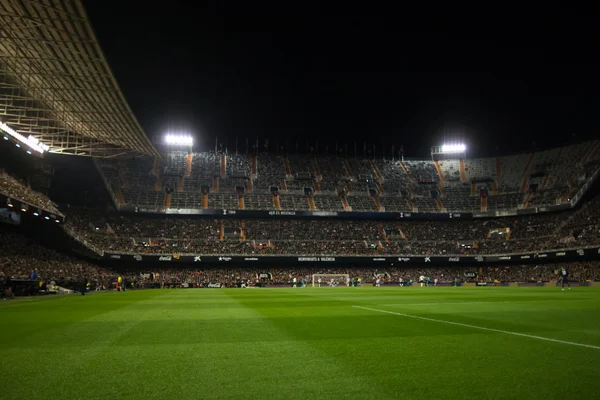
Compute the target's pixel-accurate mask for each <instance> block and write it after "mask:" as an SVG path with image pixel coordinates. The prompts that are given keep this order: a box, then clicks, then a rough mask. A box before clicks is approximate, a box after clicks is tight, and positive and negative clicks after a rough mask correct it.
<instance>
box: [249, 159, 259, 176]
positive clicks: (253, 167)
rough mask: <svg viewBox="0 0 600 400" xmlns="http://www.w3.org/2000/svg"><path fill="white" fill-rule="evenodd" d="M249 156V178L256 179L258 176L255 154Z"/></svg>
mask: <svg viewBox="0 0 600 400" xmlns="http://www.w3.org/2000/svg"><path fill="white" fill-rule="evenodd" d="M251 157H252V159H251V161H250V175H251V176H250V178H251V179H256V178H257V177H258V161H257V157H256V154H253V155H252V156H251Z"/></svg>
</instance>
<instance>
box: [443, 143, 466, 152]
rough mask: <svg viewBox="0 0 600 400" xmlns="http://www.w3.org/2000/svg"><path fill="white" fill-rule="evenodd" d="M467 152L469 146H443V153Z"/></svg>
mask: <svg viewBox="0 0 600 400" xmlns="http://www.w3.org/2000/svg"><path fill="white" fill-rule="evenodd" d="M466 150H467V146H465V145H464V144H444V145H442V152H443V153H464V152H465V151H466Z"/></svg>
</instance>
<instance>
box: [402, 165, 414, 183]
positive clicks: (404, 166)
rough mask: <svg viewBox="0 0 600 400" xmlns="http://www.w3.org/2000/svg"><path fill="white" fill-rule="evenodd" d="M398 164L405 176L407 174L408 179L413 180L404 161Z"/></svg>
mask: <svg viewBox="0 0 600 400" xmlns="http://www.w3.org/2000/svg"><path fill="white" fill-rule="evenodd" d="M400 165H401V166H402V169H403V170H404V173H405V174H406V176H408V179H409V180H410V181H411V182H414V181H415V180H414V178H413V177H412V175H411V174H410V172H409V171H408V168H407V167H406V163H405V162H404V161H402V162H400Z"/></svg>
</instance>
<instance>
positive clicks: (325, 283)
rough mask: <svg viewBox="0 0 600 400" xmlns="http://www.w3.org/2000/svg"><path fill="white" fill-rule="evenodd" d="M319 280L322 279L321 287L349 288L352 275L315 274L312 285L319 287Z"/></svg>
mask: <svg viewBox="0 0 600 400" xmlns="http://www.w3.org/2000/svg"><path fill="white" fill-rule="evenodd" d="M319 279H321V285H320V286H321V287H335V286H348V281H349V279H350V275H348V274H313V276H312V285H313V287H319Z"/></svg>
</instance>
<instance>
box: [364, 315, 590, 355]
mask: <svg viewBox="0 0 600 400" xmlns="http://www.w3.org/2000/svg"><path fill="white" fill-rule="evenodd" d="M352 307H354V308H360V309H363V310H369V311H376V312H380V313H385V314H392V315H398V316H400V317H407V318H415V319H421V320H423V321H430V322H439V323H442V324H448V325H457V326H464V327H466V328H473V329H480V330H482V331H489V332H498V333H505V334H507V335H514V336H522V337H526V338H530V339H538V340H545V341H547V342H555V343H562V344H570V345H571V346H579V347H587V348H589V349H596V350H600V346H594V345H591V344H583V343H576V342H568V341H566V340H558V339H551V338H547V337H543V336H535V335H527V334H526V333H518V332H511V331H503V330H502V329H493V328H485V327H483V326H477V325H469V324H461V323H460V322H452V321H445V320H443V319H434V318H427V317H419V316H416V315H410V314H403V313H398V312H394V311H386V310H378V309H376V308H369V307H362V306H352Z"/></svg>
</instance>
